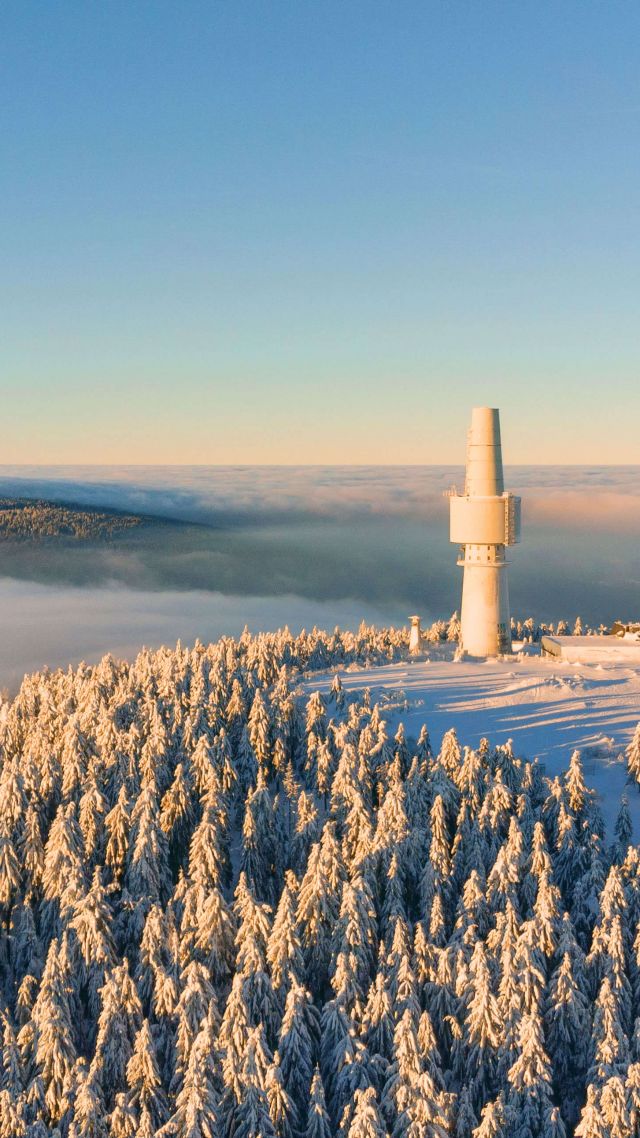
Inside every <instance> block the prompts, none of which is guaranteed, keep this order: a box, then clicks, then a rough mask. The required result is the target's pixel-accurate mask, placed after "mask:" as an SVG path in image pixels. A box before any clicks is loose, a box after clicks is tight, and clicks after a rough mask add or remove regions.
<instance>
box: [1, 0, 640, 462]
mask: <svg viewBox="0 0 640 1138" xmlns="http://www.w3.org/2000/svg"><path fill="white" fill-rule="evenodd" d="M0 105H1V108H2V109H1V111H0V145H1V154H2V179H1V182H0V186H1V190H0V193H1V199H0V200H1V210H0V238H1V246H0V248H1V258H0V290H1V296H0V336H1V344H2V350H1V354H0V360H1V362H0V397H1V404H0V414H1V416H2V432H1V436H0V437H1V440H2V444H1V448H0V462H14V463H17V462H31V463H40V462H42V463H56V462H102V463H116V462H128V463H131V462H157V463H163V462H174V463H181V462H191V463H194V462H195V463H198V462H208V463H215V462H238V463H250V462H285V463H286V462H329V463H331V462H338V463H349V462H354V463H356V462H372V463H376V462H418V463H420V462H427V463H429V462H450V461H454V462H455V461H458V460H459V461H462V458H463V452H464V432H465V430H466V426H467V420H468V416H469V407H470V406H471V405H472V404H477V403H489V404H492V405H498V406H500V407H501V409H502V418H503V433H504V435H505V439H506V442H507V447H506V451H507V458H508V459H509V460H510V461H512V462H525V463H526V462H534V463H538V462H558V461H565V462H588V463H637V462H640V436H639V433H638V424H639V422H640V374H639V372H640V368H639V363H640V5H638V3H637V0H633V2H629V3H617V2H613V3H610V4H605V3H600V2H596V0H593V2H590V3H586V4H585V3H584V0H579V2H575V3H568V2H564V0H552V2H542V0H535V2H528V0H518V2H517V3H510V4H508V3H505V2H504V0H501V2H499V3H494V2H491V0H468V2H467V0H460V2H458V0H447V2H445V0H439V2H428V0H416V2H405V3H403V2H398V0H393V2H389V3H386V2H385V3H383V2H376V0H367V2H356V0H337V2H334V0H321V2H317V0H313V2H309V0H288V2H283V0H268V2H266V0H265V2H254V0H251V2H249V0H234V2H231V0H224V2H215V0H206V2H202V3H199V2H194V0H174V2H172V3H167V2H164V0H134V2H132V0H108V2H106V0H105V2H102V3H91V4H88V3H86V0H82V2H77V3H70V2H65V0H55V3H51V0H42V2H41V3H34V2H31V0H9V2H7V3H5V4H3V6H2V12H1V13H0Z"/></svg>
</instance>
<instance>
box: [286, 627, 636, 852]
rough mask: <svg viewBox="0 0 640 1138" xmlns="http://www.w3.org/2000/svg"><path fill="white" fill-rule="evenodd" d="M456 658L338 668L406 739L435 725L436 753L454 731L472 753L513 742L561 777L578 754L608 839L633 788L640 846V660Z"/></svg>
mask: <svg viewBox="0 0 640 1138" xmlns="http://www.w3.org/2000/svg"><path fill="white" fill-rule="evenodd" d="M451 655H452V653H451V650H450V649H448V647H447V648H443V649H437V650H436V651H435V652H434V653H433V655H432V658H431V659H417V660H414V661H411V662H408V663H400V664H390V665H383V666H379V667H372V668H360V669H358V670H347V671H340V669H337V670H338V671H339V673H340V679H341V681H342V684H343V686H344V689H345V691H350V692H360V691H362V690H363V689H364V688H369V689H370V691H371V700H372V703H373V702H376V701H378V702H380V703H381V707H382V706H384V707H385V710H384V714H385V718H386V719H387V721H388V723H389V727H390V731H393V733H395V730H396V728H397V726H398V724H399V723H400V722H403V723H404V726H405V730H406V733H407V735H409V736H413V737H417V735H418V734H419V731H420V728H421V726H422V724H423V723H426V724H427V727H428V729H429V733H430V735H431V741H432V745H433V747H434V750H435V749H436V748H439V746H440V742H441V739H442V736H443V735H444V733H445V731H447V730H449V728H450V727H455V729H456V732H457V734H458V738H459V740H460V742H461V744H463V745H467V746H470V747H476V746H477V745H478V743H479V741H480V739H481V738H482V737H483V736H486V737H487V738H488V739H489V741H490V743H492V744H494V745H495V744H498V743H504V742H506V740H507V739H512V740H513V747H514V751H515V752H516V754H518V755H521V756H523V757H525V758H527V759H536V758H537V759H539V761H540V762H541V763H542V764H543V765H544V768H545V771H546V773H547V774H548V775H550V776H552V775H555V774H558V773H560V772H562V771H564V770H565V769H566V768H567V766H568V764H569V760H570V758H571V754H572V752H573V751H574V750H575V749H576V748H578V749H579V750H580V751H581V753H582V760H583V767H584V772H585V778H586V780H587V782H588V783H589V785H590V786H592V787H593V789H594V790H596V791H597V793H598V795H599V796H600V802H601V808H602V812H603V815H604V819H605V824H606V827H607V836H608V837H610V836H611V835H612V834H613V825H614V822H615V818H616V816H617V813H618V810H619V807H620V799H621V796H622V795H623V793H625V791H626V793H627V795H628V798H629V808H630V811H631V817H632V819H633V831H634V832H633V840H634V841H636V842H639V841H640V793H639V790H638V787H637V786H636V785H635V783H628V781H627V777H628V776H627V770H626V762H625V756H624V750H625V747H626V746H627V744H628V743H629V741H630V739H631V735H632V733H633V730H634V728H635V726H636V724H637V722H638V720H640V659H638V663H637V664H636V663H635V662H633V663H630V662H629V661H628V660H627V659H625V660H624V662H620V663H618V662H611V660H610V658H608V659H604V658H603V659H601V660H598V658H597V656H595V657H594V655H593V653H592V652H590V658H591V660H592V662H590V663H588V664H586V663H581V662H579V661H575V660H572V661H567V660H562V659H556V658H554V659H550V658H546V657H542V656H539V655H524V654H522V655H518V656H517V657H516V659H514V660H513V659H509V660H487V661H483V660H478V661H471V660H462V661H454V660H453V659H452V658H451ZM333 675H334V672H333V671H332V672H330V673H321V674H320V675H318V674H316V675H314V676H310V677H309V678H308V679H306V680H305V683H304V690H305V691H306V692H307V693H309V692H311V691H316V690H319V691H321V692H323V693H326V692H327V691H328V689H329V687H330V684H331V681H332V679H333Z"/></svg>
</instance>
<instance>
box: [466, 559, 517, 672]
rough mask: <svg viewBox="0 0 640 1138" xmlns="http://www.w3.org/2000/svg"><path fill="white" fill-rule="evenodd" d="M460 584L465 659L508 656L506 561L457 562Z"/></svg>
mask: <svg viewBox="0 0 640 1138" xmlns="http://www.w3.org/2000/svg"><path fill="white" fill-rule="evenodd" d="M458 564H459V565H462V566H463V567H464V578H463V582H462V609H461V613H460V624H461V628H462V633H461V643H462V647H463V649H464V651H465V653H466V654H467V655H468V656H501V655H503V654H505V653H508V652H511V618H510V616H509V586H508V583H507V572H506V570H507V563H506V561H501V562H500V561H499V562H497V563H496V562H495V561H494V562H493V563H492V564H487V562H486V561H484V562H482V561H480V562H477V563H474V562H472V561H468V560H466V559H465V560H464V561H459V562H458Z"/></svg>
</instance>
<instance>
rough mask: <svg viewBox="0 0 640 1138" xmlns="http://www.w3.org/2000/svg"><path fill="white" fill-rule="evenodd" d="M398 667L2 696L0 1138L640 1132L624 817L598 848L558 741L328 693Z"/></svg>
mask: <svg viewBox="0 0 640 1138" xmlns="http://www.w3.org/2000/svg"><path fill="white" fill-rule="evenodd" d="M440 633H441V634H442V635H444V636H446V635H447V626H446V625H444V626H443V627H442V628H441V629H440ZM449 633H450V635H451V638H453V637H454V635H455V626H454V627H452V628H450V629H449ZM406 651H407V634H406V632H404V631H394V630H389V629H387V630H375V629H373V628H362V629H361V630H360V631H359V632H358V633H357V634H351V633H339V632H336V633H334V634H332V635H327V634H324V633H319V632H316V631H314V632H313V633H311V634H304V633H303V634H301V635H300V636H298V637H295V638H294V637H293V636H291V635H290V634H289V633H288V632H281V633H277V634H273V635H266V634H263V635H259V636H257V637H251V636H250V635H249V634H248V633H245V634H244V635H243V636H242V637H241V638H240V639H239V640H232V639H230V638H224V639H222V640H220V641H219V642H218V643H216V644H212V645H209V646H208V647H204V646H203V645H201V644H196V645H195V647H194V648H192V649H186V648H182V647H181V646H180V645H179V646H178V647H177V648H176V649H175V650H169V649H161V650H160V651H157V652H149V651H144V652H142V653H141V654H140V655H139V656H138V658H137V659H136V660H135V661H134V662H133V663H131V664H128V663H124V662H117V661H115V660H114V659H113V658H111V657H105V658H104V659H103V660H102V661H101V663H99V664H98V665H97V666H95V667H89V666H86V665H81V666H80V667H79V668H77V669H75V670H69V671H67V672H63V671H59V672H55V673H49V672H41V673H39V674H35V675H33V676H29V677H27V678H26V679H25V680H24V682H23V684H22V687H21V689H20V692H19V693H18V695H17V697H16V698H15V699H14V700H13V701H12V702H11V703H10V704H5V705H4V707H3V709H2V717H1V720H0V743H1V748H2V750H1V758H0V764H1V765H0V921H1V924H0V983H1V989H0V1019H1V1032H2V1051H1V1062H0V1087H1V1090H0V1138H22V1136H25V1135H29V1136H30V1138H44V1136H46V1135H56V1134H58V1133H59V1134H60V1135H62V1136H67V1135H68V1136H70V1138H109V1136H111V1138H130V1136H131V1138H132V1136H134V1135H135V1136H138V1138H150V1136H152V1135H162V1136H163V1138H164V1136H166V1138H170V1136H176V1138H214V1136H215V1138H258V1136H260V1138H276V1136H277V1138H303V1136H304V1138H330V1136H334V1135H335V1136H337V1135H340V1136H341V1138H383V1136H384V1135H389V1136H391V1138H472V1136H473V1138H562V1136H563V1135H572V1134H575V1135H577V1136H578V1138H631V1136H632V1135H638V1134H640V855H639V851H638V849H637V848H635V847H633V846H629V845H628V840H629V836H630V824H629V818H628V814H627V812H626V808H625V805H624V803H623V806H622V810H621V812H620V816H619V818H618V823H617V825H616V830H615V840H614V841H613V843H611V844H610V843H608V842H606V841H605V838H604V831H603V827H602V822H601V818H600V813H599V810H598V806H597V802H596V800H595V796H594V794H593V793H592V792H591V791H590V789H589V788H588V786H587V785H586V784H585V780H584V777H583V773H582V768H581V762H580V756H579V754H577V753H576V754H574V755H573V756H571V755H567V769H566V773H565V774H564V775H563V776H562V777H554V778H553V779H551V778H547V777H545V775H544V772H543V770H542V769H541V768H540V766H539V765H538V764H537V763H536V762H535V761H533V762H532V761H529V760H528V759H527V758H524V757H520V756H519V755H518V754H516V753H514V751H513V749H512V748H511V747H510V746H504V745H502V746H499V747H493V746H492V745H491V741H490V740H484V741H483V742H482V743H481V745H480V746H479V747H478V748H477V749H476V750H470V749H469V748H467V747H465V746H464V740H458V738H457V737H456V735H455V733H454V732H453V731H450V732H448V733H447V734H446V735H445V737H444V739H443V740H442V744H441V746H440V747H439V750H438V751H437V752H436V753H434V750H433V749H432V746H431V742H430V739H429V734H428V730H427V725H425V726H424V728H423V729H422V731H421V733H420V734H419V737H418V738H409V737H406V736H405V732H404V730H403V728H402V726H400V728H398V729H397V730H395V731H394V732H393V733H391V732H390V731H389V730H388V729H387V724H386V722H385V715H384V709H383V708H381V707H379V706H377V705H375V704H372V701H371V699H370V697H369V694H368V692H367V691H366V690H361V691H359V692H357V693H354V692H351V693H349V694H348V695H347V693H346V691H345V690H344V689H343V687H342V685H341V682H340V679H339V676H340V671H341V670H343V669H346V668H347V667H349V666H350V665H357V664H363V665H364V664H368V665H371V664H376V663H383V662H384V663H387V662H388V661H390V660H395V659H401V658H404V657H405V656H406ZM327 670H333V671H334V672H335V678H334V680H333V683H332V685H331V691H330V694H329V695H328V696H325V697H323V696H321V695H320V694H318V692H315V691H312V694H311V695H308V694H307V695H302V694H301V690H300V684H301V680H302V678H303V675H304V678H305V685H306V689H307V692H308V690H309V683H310V680H311V682H312V680H313V673H314V672H319V671H324V672H326V671H327ZM634 747H635V749H636V751H638V755H636V753H635V751H634V750H633V748H634ZM639 756H640V732H637V733H636V739H635V741H634V743H633V744H632V745H631V747H630V756H629V757H630V765H631V766H632V768H633V764H634V762H635V763H636V765H637V766H640V757H639ZM636 760H637V762H636Z"/></svg>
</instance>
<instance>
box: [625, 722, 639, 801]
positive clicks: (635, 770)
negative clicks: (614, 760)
mask: <svg viewBox="0 0 640 1138" xmlns="http://www.w3.org/2000/svg"><path fill="white" fill-rule="evenodd" d="M626 756H627V768H628V770H629V777H630V778H632V779H635V781H636V782H637V783H638V789H640V722H639V723H638V724H637V726H636V729H635V731H634V733H633V738H632V740H631V742H630V743H629V746H628V747H627V750H626Z"/></svg>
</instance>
